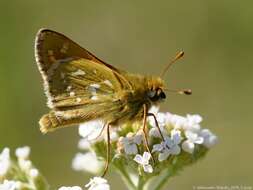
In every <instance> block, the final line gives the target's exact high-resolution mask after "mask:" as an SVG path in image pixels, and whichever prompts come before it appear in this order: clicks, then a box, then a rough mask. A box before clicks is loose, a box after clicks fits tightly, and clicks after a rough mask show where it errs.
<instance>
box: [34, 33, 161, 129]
mask: <svg viewBox="0 0 253 190" xmlns="http://www.w3.org/2000/svg"><path fill="white" fill-rule="evenodd" d="M35 56H36V61H37V64H38V67H39V70H40V72H41V74H42V77H43V81H44V90H45V94H46V96H47V98H48V106H49V108H51V111H50V112H49V113H48V114H46V115H44V116H42V118H41V120H40V122H39V123H40V125H41V131H42V132H44V133H46V132H48V131H53V130H55V129H57V128H61V127H65V126H71V125H76V124H80V123H83V122H86V121H90V120H94V119H101V120H103V121H104V122H105V123H107V124H110V125H112V126H116V125H119V124H122V123H126V122H134V121H141V120H142V119H143V117H144V106H145V107H146V109H147V110H148V109H149V108H150V106H151V105H153V104H157V103H159V102H160V100H162V99H163V98H165V94H164V93H163V88H164V82H163V80H162V79H161V78H159V77H154V76H142V75H135V74H130V73H127V72H124V71H121V70H119V69H116V68H115V67H113V66H111V65H109V64H106V63H104V62H103V61H101V60H100V59H98V58H96V57H95V56H94V55H92V54H91V53H89V52H88V51H87V50H85V49H83V48H81V47H80V46H79V45H77V44H76V43H75V42H73V41H71V40H70V39H68V38H67V37H65V36H64V35H62V34H59V33H57V32H54V31H51V30H47V29H42V30H40V31H39V33H38V35H37V38H36V43H35Z"/></svg>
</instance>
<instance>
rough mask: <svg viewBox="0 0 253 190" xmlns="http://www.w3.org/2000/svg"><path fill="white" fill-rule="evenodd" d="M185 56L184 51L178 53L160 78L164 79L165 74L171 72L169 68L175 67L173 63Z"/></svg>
mask: <svg viewBox="0 0 253 190" xmlns="http://www.w3.org/2000/svg"><path fill="white" fill-rule="evenodd" d="M183 55H184V52H183V51H180V52H178V53H177V55H176V57H175V58H174V59H173V60H171V61H170V62H169V64H168V65H167V66H166V67H165V69H164V70H163V71H162V73H161V75H160V77H161V78H163V77H164V74H165V73H166V72H167V71H168V70H169V68H170V67H171V65H173V63H175V62H176V61H177V60H178V59H180V58H181V57H183Z"/></svg>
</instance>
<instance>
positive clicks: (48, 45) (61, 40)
mask: <svg viewBox="0 0 253 190" xmlns="http://www.w3.org/2000/svg"><path fill="white" fill-rule="evenodd" d="M35 57H36V61H37V63H42V64H40V65H39V67H40V68H41V70H43V71H45V72H46V71H47V70H48V69H49V68H50V67H51V65H52V64H53V63H54V61H55V60H60V59H66V58H70V57H71V58H85V59H88V60H92V61H94V62H96V63H99V64H103V65H106V66H107V67H109V68H110V69H112V70H114V71H116V72H118V69H117V68H115V67H113V66H112V65H109V64H107V63H105V62H104V61H102V60H100V59H99V58H97V57H96V56H94V55H93V54H92V53H90V52H89V51H87V50H86V49H84V48H82V47H81V46H79V45H78V44H77V43H75V42H74V41H72V40H71V39H69V38H68V37H66V36H65V35H63V34H60V33H58V32H55V31H52V30H49V29H40V30H39V31H38V33H37V35H36V40H35Z"/></svg>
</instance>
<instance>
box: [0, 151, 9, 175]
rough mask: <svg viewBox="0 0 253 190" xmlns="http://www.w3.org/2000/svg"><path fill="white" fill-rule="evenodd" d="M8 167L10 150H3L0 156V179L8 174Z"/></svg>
mask: <svg viewBox="0 0 253 190" xmlns="http://www.w3.org/2000/svg"><path fill="white" fill-rule="evenodd" d="M10 165H11V160H10V149H9V148H4V149H3V151H2V153H1V154H0V178H1V177H2V176H4V175H6V174H7V173H8V171H9V169H10Z"/></svg>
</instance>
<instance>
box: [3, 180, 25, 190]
mask: <svg viewBox="0 0 253 190" xmlns="http://www.w3.org/2000/svg"><path fill="white" fill-rule="evenodd" d="M20 187H21V182H19V181H9V180H4V182H3V183H2V184H0V190H18V189H20Z"/></svg>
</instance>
